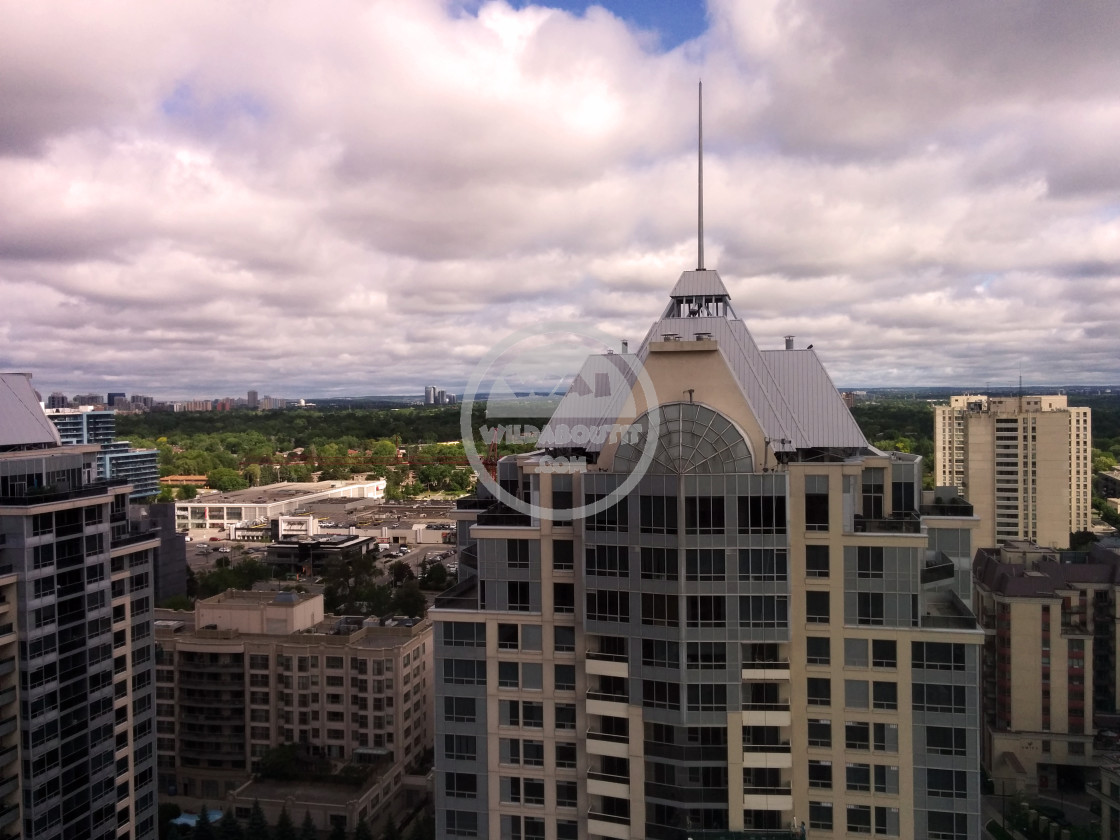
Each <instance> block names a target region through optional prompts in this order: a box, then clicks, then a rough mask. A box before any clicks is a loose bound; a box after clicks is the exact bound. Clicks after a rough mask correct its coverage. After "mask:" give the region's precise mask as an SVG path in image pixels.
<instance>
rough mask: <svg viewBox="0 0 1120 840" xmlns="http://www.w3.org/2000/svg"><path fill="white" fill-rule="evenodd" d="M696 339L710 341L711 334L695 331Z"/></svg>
mask: <svg viewBox="0 0 1120 840" xmlns="http://www.w3.org/2000/svg"><path fill="white" fill-rule="evenodd" d="M696 340H697V341H711V340H712V334H711V333H710V332H698V333H696Z"/></svg>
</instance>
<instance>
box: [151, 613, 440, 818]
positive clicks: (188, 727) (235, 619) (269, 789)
mask: <svg viewBox="0 0 1120 840" xmlns="http://www.w3.org/2000/svg"><path fill="white" fill-rule="evenodd" d="M431 636H432V631H431V622H430V621H428V620H426V619H424V620H416V619H399V620H389V621H387V622H385V623H384V624H383V623H382V622H380V621H379V620H378V619H377V618H369V619H363V618H362V617H356V618H355V617H337V616H331V615H325V614H324V612H323V596H322V595H312V594H307V593H295V592H257V591H253V592H237V591H228V592H226V593H224V594H222V595H217V596H215V597H213V598H208V599H205V600H202V601H199V602H198V603H197V604H196V605H195V611H194V613H193V614H184V613H174V612H169V611H160V620H159V621H157V623H156V637H157V639H158V641H159V645H160V651H159V661H158V672H157V688H156V702H157V708H156V712H157V724H156V725H157V728H158V731H159V742H158V748H159V785H160V792H161V796H169V797H180V798H181V799H180V801H182V802H183V803H184V804H186V805H191V806H192V807H197V805H199V804H201V803H203V802H204V803H206V804H209V805H218V804H222V803H232V805H233V807H234V808H235V809H236V812H237V813H238V815H239V816H246V817H247V816H248V809H249V808H250V807H251V806H252V803H253V801H254V800H255V799H259V800H260V802H261V805H262V807H263V808H264V809H265V813H266V815H267V816H268V817H269V819H270V821H273V822H274V821H275V820H276V818H277V817H278V816H279V813H280V810H281V808H282V807H284V806H285V805H287V807H288V810H289V813H292V814H293V815H294V818H295V819H297V820H298V819H299V818H301V817H302V815H303V812H304V811H305V810H308V811H310V812H311V815H312V818H313V819H314V820H315V822H316V825H317V826H318V827H319V828H320V829H321V830H324V831H325V830H328V829H329V828H330V827H331V826H332V825H334V824H335V823H337V822H343V823H344V824H345V826H346V828H347V829H348V830H352V829H353V828H354V826H355V825H356V824H357V821H358V820H359V819H366V820H369V821H370V822H374V821H376V820H379V819H380V818H381V817H382V816H383V815H384V814H385V813H387V812H389V811H390V810H393V809H395V808H397V807H399V805H401V804H403V797H405V796H406V794H405V790H404V788H405V776H406V772H407V770H408V769H409V768H410V767H411V766H413V765H415V764H416V763H417V762H418V761H419V760H420V758H421V757H422V756H423V754H424V752H425V750H427V749H429V748H430V746H431V742H432V728H431V723H432V683H431V662H432V643H431ZM285 744H297V745H299V748H300V750H301V751H303V752H304V753H305V754H306V755H307V756H309V757H318V758H321V759H324V760H325V761H326V765H325V766H327V767H328V768H329V771H330V772H333V773H334V774H335V775H337V774H339V773H340V772H346V773H349V774H350V775H351V778H353V774H355V773H357V774H358V775H362V774H363V772H365V771H369V775H368V777H367V778H365V780H364V781H363V782H362V783H361V784H359V785H357V786H350V787H347V786H346V785H342V786H339V785H335V786H334V788H333V790H332V789H331V788H330V787H329V786H325V785H324V784H323V783H321V782H315V780H314V779H311V778H309V779H308V781H307V782H306V783H305V782H299V783H281V782H276V781H267V780H263V781H262V780H257V781H253V779H252V774H253V773H254V772H256V771H257V770H258V769H259V762H260V760H261V758H262V757H263V756H264V755H265V754H266V753H267V752H268V751H269V750H270V749H273V748H275V747H279V746H281V745H285ZM348 766H349V767H350V768H351V769H350V770H348V771H343V768H344V767H348ZM242 809H243V813H242Z"/></svg>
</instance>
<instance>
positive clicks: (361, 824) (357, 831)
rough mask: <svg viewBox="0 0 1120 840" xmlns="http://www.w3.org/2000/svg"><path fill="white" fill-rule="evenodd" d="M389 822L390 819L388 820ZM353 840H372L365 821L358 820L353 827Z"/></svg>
mask: <svg viewBox="0 0 1120 840" xmlns="http://www.w3.org/2000/svg"><path fill="white" fill-rule="evenodd" d="M389 819H390V820H391V819H392V817H390V818H389ZM354 840H373V832H372V831H370V829H369V823H367V822H366V821H365V820H358V824H357V825H356V826H354Z"/></svg>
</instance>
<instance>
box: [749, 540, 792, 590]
mask: <svg viewBox="0 0 1120 840" xmlns="http://www.w3.org/2000/svg"><path fill="white" fill-rule="evenodd" d="M786 557H787V555H786V551H785V549H784V548H741V549H739V580H755V581H762V582H772V581H784V580H787V579H788V577H789V569H788V565H789V564H788V562H787V559H786Z"/></svg>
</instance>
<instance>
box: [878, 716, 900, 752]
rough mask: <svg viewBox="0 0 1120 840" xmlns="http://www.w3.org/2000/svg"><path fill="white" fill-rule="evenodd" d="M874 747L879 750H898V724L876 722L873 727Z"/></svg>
mask: <svg viewBox="0 0 1120 840" xmlns="http://www.w3.org/2000/svg"><path fill="white" fill-rule="evenodd" d="M873 732H874V736H875V749H876V750H877V751H879V752H895V753H896V752H898V724H896V723H877V724H875V726H874V729H873Z"/></svg>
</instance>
